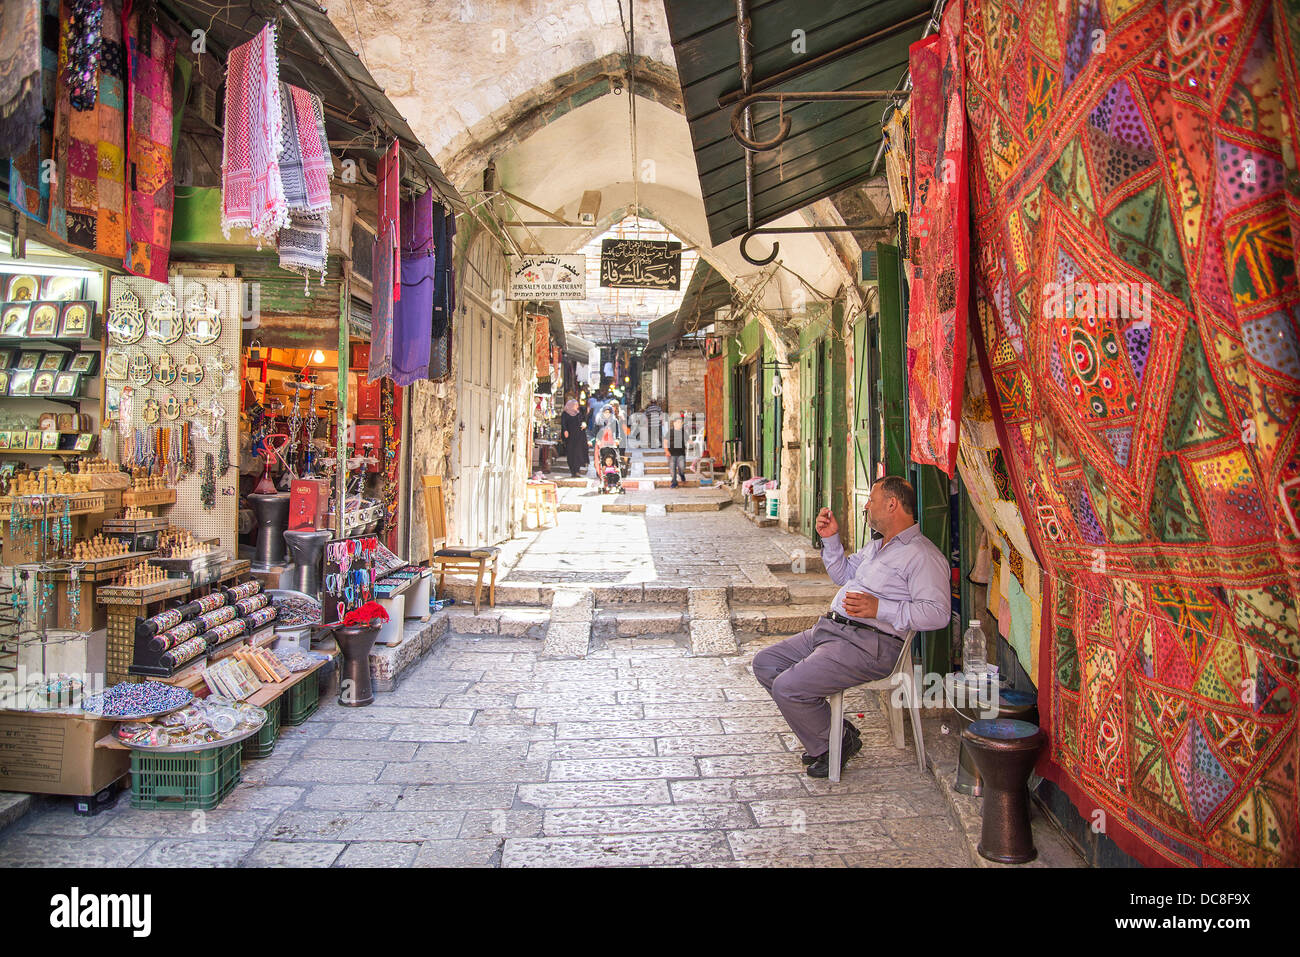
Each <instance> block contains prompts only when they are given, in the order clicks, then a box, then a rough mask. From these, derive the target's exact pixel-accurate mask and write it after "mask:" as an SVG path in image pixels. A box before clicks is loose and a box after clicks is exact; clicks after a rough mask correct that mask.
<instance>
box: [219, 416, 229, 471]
mask: <svg viewBox="0 0 1300 957" xmlns="http://www.w3.org/2000/svg"><path fill="white" fill-rule="evenodd" d="M217 471H218V472H220V473H221V476H222V477H223V478H224V477H225V475H226V473H227V472H229V471H230V423H229V422H225V421H223V422H222V423H221V443H220V444H219V445H218V446H217Z"/></svg>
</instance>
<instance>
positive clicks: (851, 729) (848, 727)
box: [799, 721, 862, 764]
mask: <svg viewBox="0 0 1300 957" xmlns="http://www.w3.org/2000/svg"><path fill="white" fill-rule="evenodd" d="M844 733H845V734H851V735H853V739H854V740H855V741H861V740H862V732H861V731H859V730H858V726H857V725H856V724H854V723H853V722H852V721H845V722H844ZM818 757H819V755H816V754H809V753H808V752H807V751H805V752H804V753H803V754H801V755H799V760H800V761H802V762H803V763H804V764H812V763H813V762H814V761H816V760H817V758H818Z"/></svg>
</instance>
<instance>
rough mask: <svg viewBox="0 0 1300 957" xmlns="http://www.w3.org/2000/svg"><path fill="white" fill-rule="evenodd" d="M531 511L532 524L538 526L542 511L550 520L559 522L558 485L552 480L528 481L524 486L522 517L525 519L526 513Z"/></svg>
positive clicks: (540, 522)
mask: <svg viewBox="0 0 1300 957" xmlns="http://www.w3.org/2000/svg"><path fill="white" fill-rule="evenodd" d="M530 511H531V512H532V513H533V525H534V527H537V528H540V527H541V525H542V513H543V512H546V513H548V515H549V516H550V521H551V522H552V523H554V524H559V521H560V496H559V486H557V485H556V484H555V483H554V482H529V483H528V484H527V485H525V486H524V519H525V520H527V518H528V513H529V512H530Z"/></svg>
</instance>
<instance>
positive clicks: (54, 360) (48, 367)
mask: <svg viewBox="0 0 1300 957" xmlns="http://www.w3.org/2000/svg"><path fill="white" fill-rule="evenodd" d="M67 355H68V354H67V353H66V352H47V353H45V355H43V356H41V364H40V365H38V366H37V367H36V368H37V369H38V370H40V371H41V372H62V371H63V360H64V359H65V358H67Z"/></svg>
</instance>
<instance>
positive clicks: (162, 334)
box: [145, 289, 182, 346]
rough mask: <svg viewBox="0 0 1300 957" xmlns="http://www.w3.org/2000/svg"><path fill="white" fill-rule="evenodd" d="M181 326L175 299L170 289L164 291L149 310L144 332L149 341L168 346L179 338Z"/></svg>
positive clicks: (179, 313)
mask: <svg viewBox="0 0 1300 957" xmlns="http://www.w3.org/2000/svg"><path fill="white" fill-rule="evenodd" d="M181 326H182V323H181V311H180V308H179V307H178V306H177V304H176V297H175V296H173V295H172V291H171V290H170V289H164V290H163V291H162V292H160V293H159V294H158V298H157V299H156V300H155V301H154V304H153V307H152V308H151V309H150V310H149V318H148V319H147V320H146V322H145V332H146V333H147V334H148V336H149V338H150V339H154V340H157V341H158V342H161V343H162V344H163V345H165V346H169V345H171V344H172V343H173V342H175V341H176V340H177V339H179V338H180V337H181V332H182V328H181Z"/></svg>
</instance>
